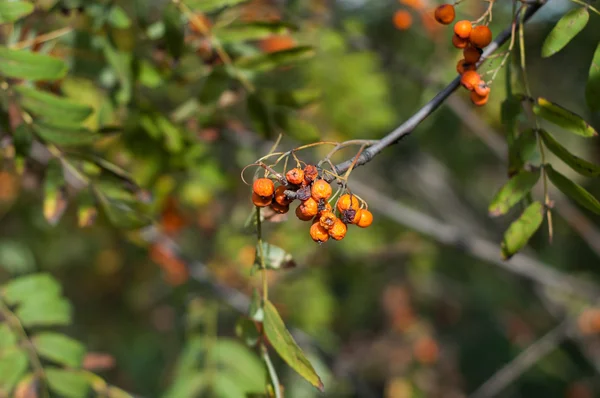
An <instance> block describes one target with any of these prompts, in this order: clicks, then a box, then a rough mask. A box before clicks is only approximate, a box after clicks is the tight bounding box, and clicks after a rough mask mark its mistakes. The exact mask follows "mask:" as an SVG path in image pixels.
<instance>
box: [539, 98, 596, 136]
mask: <svg viewBox="0 0 600 398" xmlns="http://www.w3.org/2000/svg"><path fill="white" fill-rule="evenodd" d="M533 112H534V113H535V114H536V115H538V116H539V117H541V118H543V119H546V120H547V121H549V122H550V123H554V124H555V125H557V126H559V127H562V128H563V129H565V130H567V131H569V132H571V133H574V134H577V135H580V136H582V137H593V136H595V135H598V132H596V130H594V128H593V127H592V126H590V125H589V123H587V122H586V121H585V120H583V118H582V117H581V116H579V115H577V114H576V113H573V112H571V111H570V110H568V109H565V108H563V107H562V106H560V105H558V104H555V103H553V102H551V101H548V100H547V99H545V98H542V97H540V98H538V99H537V101H536V103H535V104H534V106H533Z"/></svg>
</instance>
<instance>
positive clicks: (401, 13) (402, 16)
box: [394, 10, 412, 30]
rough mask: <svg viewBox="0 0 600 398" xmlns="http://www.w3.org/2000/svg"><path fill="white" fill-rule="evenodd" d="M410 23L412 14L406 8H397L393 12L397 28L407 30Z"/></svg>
mask: <svg viewBox="0 0 600 398" xmlns="http://www.w3.org/2000/svg"><path fill="white" fill-rule="evenodd" d="M411 25H412V15H410V12H408V11H406V10H398V11H396V13H395V14H394V26H395V27H396V28H397V29H399V30H407V29H408V28H410V26H411Z"/></svg>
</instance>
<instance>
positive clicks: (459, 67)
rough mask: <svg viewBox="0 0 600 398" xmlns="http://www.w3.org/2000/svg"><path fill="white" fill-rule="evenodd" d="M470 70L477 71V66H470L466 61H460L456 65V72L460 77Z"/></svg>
mask: <svg viewBox="0 0 600 398" xmlns="http://www.w3.org/2000/svg"><path fill="white" fill-rule="evenodd" d="M468 70H475V64H469V63H467V62H466V61H465V60H464V59H461V60H460V61H458V63H457V64H456V71H457V72H458V74H459V75H462V74H463V73H465V72H466V71H468Z"/></svg>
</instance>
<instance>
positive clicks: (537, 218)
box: [501, 202, 544, 260]
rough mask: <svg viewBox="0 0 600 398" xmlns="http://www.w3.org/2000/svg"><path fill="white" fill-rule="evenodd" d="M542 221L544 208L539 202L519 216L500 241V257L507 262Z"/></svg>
mask: <svg viewBox="0 0 600 398" xmlns="http://www.w3.org/2000/svg"><path fill="white" fill-rule="evenodd" d="M543 220H544V206H543V205H542V204H541V203H540V202H533V203H532V204H530V205H529V206H528V207H527V208H526V209H525V211H523V213H522V214H521V216H520V217H519V218H518V219H517V220H515V221H514V222H513V223H512V224H510V226H509V227H508V229H507V230H506V232H505V233H504V240H503V241H502V245H501V248H502V257H503V258H504V259H505V260H507V259H509V258H511V257H512V256H513V255H514V254H515V253H517V252H518V251H519V250H521V248H523V246H525V245H526V244H527V242H528V241H529V239H530V238H531V237H532V236H533V234H534V233H535V231H537V230H538V228H539V227H540V225H541V224H542V221H543Z"/></svg>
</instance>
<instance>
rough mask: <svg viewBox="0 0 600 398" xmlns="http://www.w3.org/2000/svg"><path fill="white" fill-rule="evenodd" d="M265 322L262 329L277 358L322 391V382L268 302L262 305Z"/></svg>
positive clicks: (275, 310)
mask: <svg viewBox="0 0 600 398" xmlns="http://www.w3.org/2000/svg"><path fill="white" fill-rule="evenodd" d="M264 311H265V320H264V324H263V325H264V328H265V333H266V334H267V337H268V339H269V342H270V343H271V344H272V345H273V348H275V351H277V353H278V354H279V356H280V357H281V358H282V359H283V360H284V361H285V362H287V364H288V365H290V366H291V368H292V369H294V370H295V371H296V372H297V373H298V374H299V375H300V376H302V377H304V378H305V379H306V380H307V381H308V382H310V383H311V384H312V385H313V386H315V387H317V388H318V389H319V390H321V391H323V382H321V379H320V378H319V375H317V372H315V369H314V368H313V367H312V365H311V364H310V362H309V361H308V359H306V356H305V355H304V353H303V352H302V350H301V349H300V347H298V345H297V344H296V342H295V341H294V338H293V337H292V335H291V334H290V332H288V330H287V329H286V327H285V324H284V323H283V320H282V319H281V317H280V316H279V313H278V312H277V309H276V308H275V306H274V305H273V304H272V303H271V302H270V301H268V300H267V301H265V303H264Z"/></svg>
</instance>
